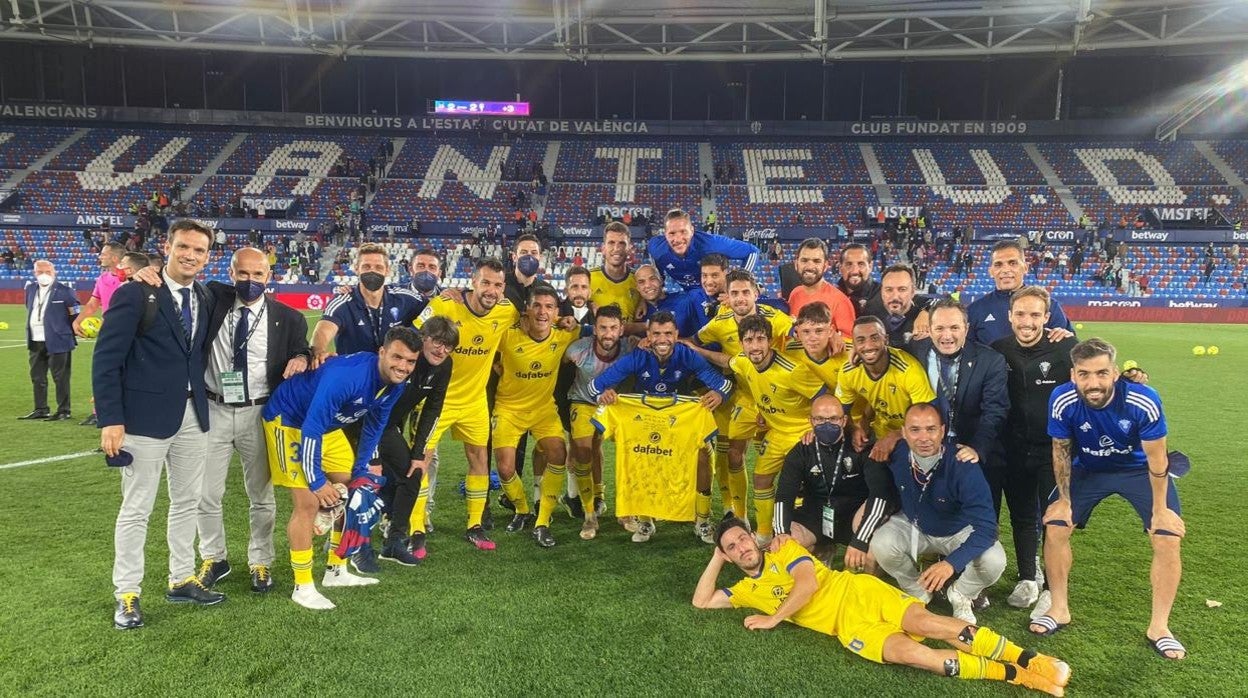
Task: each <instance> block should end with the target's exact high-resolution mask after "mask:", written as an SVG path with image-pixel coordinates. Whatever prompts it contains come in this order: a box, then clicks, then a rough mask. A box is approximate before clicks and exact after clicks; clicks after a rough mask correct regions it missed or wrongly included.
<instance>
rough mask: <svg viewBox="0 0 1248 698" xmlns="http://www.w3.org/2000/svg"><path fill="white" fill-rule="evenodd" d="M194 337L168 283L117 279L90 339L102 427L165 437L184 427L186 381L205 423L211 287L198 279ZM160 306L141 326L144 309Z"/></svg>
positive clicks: (198, 416) (195, 405) (96, 397)
mask: <svg viewBox="0 0 1248 698" xmlns="http://www.w3.org/2000/svg"><path fill="white" fill-rule="evenodd" d="M193 289H194V293H195V296H196V297H197V298H198V299H199V312H198V314H197V315H198V316H197V317H196V319H195V336H194V337H192V338H191V342H190V344H189V345H188V344H187V341H186V337H185V335H184V333H183V332H182V318H181V316H180V315H179V314H178V310H177V308H176V306H175V305H174V303H173V294H172V293H170V291H169V287H168V286H166V285H161V286H159V287H152V286H148V285H146V284H142V283H139V282H135V281H132V282H129V283H124V284H122V285H121V286H120V287H119V288H118V289H117V291H116V292H115V293H114V294H113V298H112V301H111V303H110V304H109V308H108V312H106V313H104V326H103V327H102V328H101V330H100V337H99V339H98V340H96V343H95V354H94V358H93V362H92V365H91V384H92V389H93V390H94V392H95V414H96V419H97V421H98V422H99V425H100V426H101V427H106V426H114V425H118V424H120V425H124V426H125V427H126V433H127V434H134V435H137V436H148V437H151V438H154V439H167V438H169V437H171V436H173V435H174V434H176V433H177V432H178V430H179V429H181V427H182V416H183V414H184V413H185V412H186V400H187V395H186V393H187V384H188V383H189V384H190V386H191V395H192V401H193V403H194V407H195V415H196V417H197V418H198V419H199V426H200V428H202V429H204V430H205V431H207V430H208V397H207V395H206V394H205V390H206V387H205V385H204V366H205V364H206V357H205V353H204V349H205V345H206V344H207V342H206V340H207V337H208V325H209V319H210V318H211V317H212V311H213V305H214V302H213V298H212V294H210V293H208V291H207V290H206V289H205V288H204V286H203V285H202V284H200V283H199V282H195V284H194V285H193ZM149 303H155V304H156V305H157V312H156V317H155V320H154V322H152V325H151V327H149V328H147V330H146V331H141V328H140V326H141V324H142V322H143V311H144V309H145V308H146V307H147V305H148V304H149Z"/></svg>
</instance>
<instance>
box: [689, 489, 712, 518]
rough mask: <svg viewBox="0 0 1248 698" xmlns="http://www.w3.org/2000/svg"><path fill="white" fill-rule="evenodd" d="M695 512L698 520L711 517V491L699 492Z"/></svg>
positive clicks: (694, 507) (695, 502)
mask: <svg viewBox="0 0 1248 698" xmlns="http://www.w3.org/2000/svg"><path fill="white" fill-rule="evenodd" d="M693 514H694V516H696V517H698V520H706V519H709V518H711V493H710V492H699V493H698V495H697V497H696V498H695V499H694V505H693Z"/></svg>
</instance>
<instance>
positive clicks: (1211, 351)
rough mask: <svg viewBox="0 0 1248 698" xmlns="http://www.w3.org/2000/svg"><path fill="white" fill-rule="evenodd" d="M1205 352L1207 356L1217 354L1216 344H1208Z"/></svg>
mask: <svg viewBox="0 0 1248 698" xmlns="http://www.w3.org/2000/svg"><path fill="white" fill-rule="evenodd" d="M1205 352H1206V353H1207V354H1209V356H1217V355H1218V348H1217V347H1216V346H1210V347H1209V348H1208V349H1206V350H1205Z"/></svg>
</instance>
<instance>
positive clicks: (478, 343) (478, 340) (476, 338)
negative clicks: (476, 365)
mask: <svg viewBox="0 0 1248 698" xmlns="http://www.w3.org/2000/svg"><path fill="white" fill-rule="evenodd" d="M483 342H485V337H483V336H481V335H479V334H478V335H473V337H472V343H473V344H475V345H476V346H481V344H482V343H483Z"/></svg>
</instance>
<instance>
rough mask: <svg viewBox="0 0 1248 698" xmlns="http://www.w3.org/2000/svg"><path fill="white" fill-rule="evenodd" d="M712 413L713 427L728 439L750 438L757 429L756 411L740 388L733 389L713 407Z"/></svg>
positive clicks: (740, 439)
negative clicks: (713, 417)
mask: <svg viewBox="0 0 1248 698" xmlns="http://www.w3.org/2000/svg"><path fill="white" fill-rule="evenodd" d="M714 414H715V428H716V429H718V430H719V435H720V436H721V437H726V438H727V439H728V440H729V441H742V440H749V439H752V438H754V434H755V432H757V431H758V411H757V410H756V409H754V403H753V401H751V400H750V398H749V396H748V395H742V394H741V391H740V390H736V391H733V393H732V394H731V395H729V396H728V399H727V400H724V401H723V402H722V403H720V405H719V407H716V408H715V412H714Z"/></svg>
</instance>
